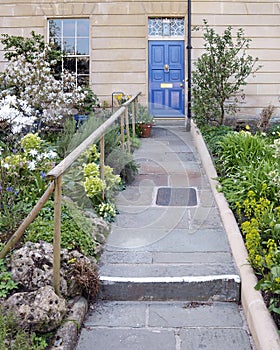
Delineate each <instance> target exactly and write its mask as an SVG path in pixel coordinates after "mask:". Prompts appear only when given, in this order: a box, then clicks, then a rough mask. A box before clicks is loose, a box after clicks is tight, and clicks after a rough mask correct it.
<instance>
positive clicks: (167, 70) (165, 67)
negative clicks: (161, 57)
mask: <svg viewBox="0 0 280 350" xmlns="http://www.w3.org/2000/svg"><path fill="white" fill-rule="evenodd" d="M164 71H165V73H168V72H169V65H168V64H165V65H164Z"/></svg>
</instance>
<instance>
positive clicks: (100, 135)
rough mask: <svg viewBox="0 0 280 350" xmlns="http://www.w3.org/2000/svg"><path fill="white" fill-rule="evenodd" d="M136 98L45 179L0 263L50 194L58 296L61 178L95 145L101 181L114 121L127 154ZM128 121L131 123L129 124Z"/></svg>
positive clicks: (136, 109) (55, 278)
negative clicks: (107, 139)
mask: <svg viewBox="0 0 280 350" xmlns="http://www.w3.org/2000/svg"><path fill="white" fill-rule="evenodd" d="M140 94H141V92H138V93H137V94H136V95H134V96H132V97H131V98H130V99H129V100H128V101H127V102H125V103H124V104H123V105H122V106H121V107H120V108H119V109H118V110H117V111H116V112H115V113H114V114H113V115H112V116H111V117H110V118H108V119H107V120H106V121H105V122H104V123H103V124H102V125H101V126H99V127H98V128H97V129H96V130H95V131H94V132H93V133H92V134H91V135H90V136H88V138H86V139H85V140H84V141H83V142H82V143H81V144H80V145H79V146H78V147H77V148H75V149H74V150H73V151H72V152H71V153H70V154H69V155H68V156H67V157H66V158H64V159H63V160H62V161H61V162H60V163H59V164H58V165H57V166H56V167H54V168H53V169H52V170H51V171H50V172H49V173H48V174H47V178H48V179H50V180H52V181H51V183H50V184H49V186H48V188H47V190H46V191H45V193H44V194H43V196H42V197H41V198H40V199H39V201H38V202H37V204H36V205H35V206H34V207H33V209H32V210H31V212H30V213H29V215H28V216H27V217H26V218H25V220H24V221H23V222H22V224H21V225H20V226H19V228H18V229H17V230H16V232H15V233H14V234H13V236H12V237H11V238H10V239H9V241H8V242H7V243H6V245H5V246H4V248H3V249H2V251H1V252H0V259H3V258H4V257H5V256H6V255H7V254H8V252H9V251H10V250H11V249H13V247H14V246H15V245H16V243H17V242H18V241H19V240H20V238H21V237H22V235H23V234H24V232H25V230H26V229H27V227H28V226H29V225H30V224H31V223H32V221H34V220H35V218H36V217H37V215H38V214H39V212H40V210H41V209H42V208H43V206H44V204H45V203H46V202H47V201H48V199H49V198H50V196H51V195H52V194H53V192H54V239H53V287H54V290H55V292H56V294H57V295H60V250H61V202H62V177H63V174H64V173H65V172H66V170H67V169H68V168H69V167H70V166H71V165H72V164H73V163H74V162H75V160H76V159H77V158H78V157H79V156H80V155H81V154H82V153H84V152H85V150H86V149H87V148H88V147H89V146H90V145H92V144H93V143H96V142H98V141H99V142H100V175H101V179H102V180H104V154H105V142H104V139H105V133H106V132H107V131H108V130H109V128H110V127H111V126H112V125H113V124H114V123H115V122H116V121H118V120H119V122H120V135H121V142H122V147H123V149H124V147H125V132H124V130H125V129H126V138H127V142H126V143H127V147H128V151H129V152H130V132H129V124H130V122H131V124H132V136H135V119H136V115H137V113H138V96H139V95H140ZM130 106H132V108H131V113H129V107H130ZM130 117H131V121H130V120H129V118H130Z"/></svg>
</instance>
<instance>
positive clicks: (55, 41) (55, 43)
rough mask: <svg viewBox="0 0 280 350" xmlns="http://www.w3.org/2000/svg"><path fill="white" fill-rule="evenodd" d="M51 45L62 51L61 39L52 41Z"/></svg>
mask: <svg viewBox="0 0 280 350" xmlns="http://www.w3.org/2000/svg"><path fill="white" fill-rule="evenodd" d="M50 44H52V45H53V48H54V49H55V50H58V51H62V44H61V39H60V38H53V39H50Z"/></svg>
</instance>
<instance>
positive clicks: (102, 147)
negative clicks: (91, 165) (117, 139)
mask: <svg viewBox="0 0 280 350" xmlns="http://www.w3.org/2000/svg"><path fill="white" fill-rule="evenodd" d="M104 159H105V137H104V134H102V136H101V138H100V177H101V180H102V182H104V178H105V175H104V165H105V164H104V162H105V160H104ZM102 198H103V199H104V198H105V193H104V190H103V192H102Z"/></svg>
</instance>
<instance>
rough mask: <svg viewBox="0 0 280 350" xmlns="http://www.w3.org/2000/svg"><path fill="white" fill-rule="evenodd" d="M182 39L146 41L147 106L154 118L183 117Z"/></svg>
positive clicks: (183, 74) (183, 75)
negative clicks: (147, 46) (147, 55)
mask: <svg viewBox="0 0 280 350" xmlns="http://www.w3.org/2000/svg"><path fill="white" fill-rule="evenodd" d="M184 77H185V72H184V41H175V40H174V41H171V40H170V41H169V40H168V41H164V40H155V41H150V42H149V107H150V111H151V113H152V114H154V115H155V116H158V117H172V116H174V117H178V116H184V112H185V111H184V104H185V102H184V94H185V90H184V86H185V83H184Z"/></svg>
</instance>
